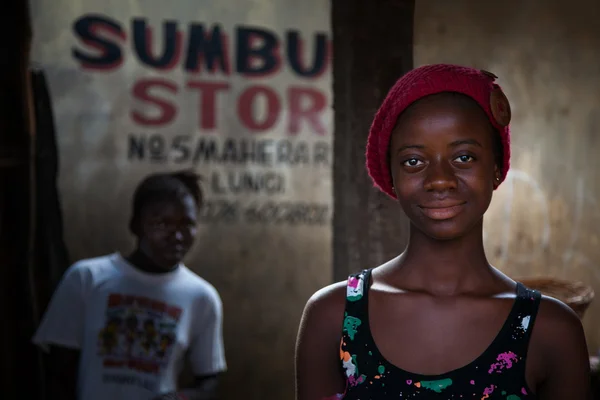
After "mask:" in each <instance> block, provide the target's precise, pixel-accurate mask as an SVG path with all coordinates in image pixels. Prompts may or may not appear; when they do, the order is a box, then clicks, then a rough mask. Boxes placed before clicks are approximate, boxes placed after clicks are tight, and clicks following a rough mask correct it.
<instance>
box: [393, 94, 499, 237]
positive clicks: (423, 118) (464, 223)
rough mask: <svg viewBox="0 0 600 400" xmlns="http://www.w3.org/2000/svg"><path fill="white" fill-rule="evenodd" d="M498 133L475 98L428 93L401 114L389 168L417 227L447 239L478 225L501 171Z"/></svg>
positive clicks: (395, 130) (430, 234)
mask: <svg viewBox="0 0 600 400" xmlns="http://www.w3.org/2000/svg"><path fill="white" fill-rule="evenodd" d="M496 134H497V133H496V132H495V130H494V129H493V127H492V125H491V124H490V122H489V120H488V119H487V116H486V114H485V112H484V111H483V110H482V109H481V108H480V107H479V106H478V105H477V103H476V102H475V101H474V100H472V99H469V98H466V97H464V96H460V95H456V94H448V93H443V94H438V95H432V96H428V97H426V98H423V99H421V100H420V101H418V102H417V103H415V104H413V105H412V106H411V107H409V108H408V109H407V110H406V111H405V112H404V113H403V114H402V115H401V116H400V118H399V119H398V123H397V125H396V128H395V129H394V131H393V133H392V139H391V144H390V168H391V173H392V179H393V181H394V188H395V192H396V195H397V197H398V200H399V202H400V204H401V205H402V208H403V209H404V212H405V213H406V215H407V216H408V217H409V218H410V220H411V222H412V224H413V225H414V226H415V227H416V228H417V229H419V230H420V231H422V232H423V233H424V234H425V235H427V236H429V237H432V238H435V239H440V240H448V239H454V238H457V237H461V236H463V235H465V234H466V233H468V232H469V231H471V230H472V229H473V228H474V227H475V226H477V225H478V224H480V225H481V222H482V220H483V214H484V213H485V211H486V210H487V208H488V206H489V204H490V201H491V199H492V193H493V190H494V188H495V186H496V185H497V182H498V181H497V178H499V177H500V170H499V169H498V166H497V165H496V157H495V151H494V143H493V135H496Z"/></svg>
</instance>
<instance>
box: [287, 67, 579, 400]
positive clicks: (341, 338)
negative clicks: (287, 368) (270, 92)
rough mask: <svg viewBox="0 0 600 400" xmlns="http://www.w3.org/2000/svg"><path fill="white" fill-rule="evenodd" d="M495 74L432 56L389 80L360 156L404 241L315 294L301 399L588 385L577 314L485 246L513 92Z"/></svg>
mask: <svg viewBox="0 0 600 400" xmlns="http://www.w3.org/2000/svg"><path fill="white" fill-rule="evenodd" d="M495 79H496V76H494V75H493V74H491V73H489V72H486V71H480V70H475V69H471V68H466V67H460V66H454V65H428V66H423V67H420V68H417V69H414V70H413V71H411V72H409V73H408V74H406V75H405V76H403V77H402V78H401V79H399V80H398V82H397V83H396V84H395V86H394V87H393V88H392V89H391V91H390V92H389V94H388V96H387V98H386V99H385V101H384V102H383V104H382V106H381V108H380V109H379V111H378V113H377V115H376V116H375V119H374V122H373V125H372V127H371V131H370V134H369V139H368V143H367V169H368V171H369V174H370V176H371V178H372V179H373V181H374V183H375V186H377V187H378V188H379V189H381V190H382V191H383V192H385V193H387V194H388V195H390V196H391V197H392V198H394V199H396V200H397V201H398V202H399V203H400V206H402V209H403V210H404V212H405V214H406V215H407V217H408V218H409V219H410V240H409V244H408V246H407V247H406V249H405V250H404V252H403V253H402V254H400V255H399V256H398V257H396V258H394V259H392V260H390V261H388V262H386V263H385V264H383V265H381V266H379V267H377V268H374V269H369V270H365V271H363V272H361V273H358V274H354V275H352V276H350V277H349V279H348V281H347V282H340V283H336V284H333V285H331V286H328V287H326V288H324V289H321V290H320V291H318V292H317V293H315V294H314V295H313V296H312V297H311V298H310V300H309V301H308V303H307V305H306V308H305V310H304V314H303V317H302V321H301V324H300V330H299V334H298V342H297V350H296V399H297V400H323V399H325V398H342V397H343V398H344V399H346V400H359V399H360V400H369V399H372V400H383V399H415V400H419V399H478V400H479V399H482V400H483V399H503V400H525V399H528V400H529V399H541V400H566V399H569V400H587V399H589V398H590V383H589V382H590V381H589V362H588V353H587V347H586V342H585V337H584V333H583V329H582V326H581V323H580V321H579V319H578V317H577V316H576V315H575V313H574V312H572V311H571V310H570V309H569V308H568V307H567V306H565V305H564V304H562V303H561V302H559V301H557V300H555V299H552V298H548V297H545V296H541V295H540V294H539V293H538V292H535V291H532V290H529V289H527V288H525V287H524V286H523V285H522V284H520V283H517V282H515V281H514V280H512V279H511V278H509V277H508V276H506V275H504V274H503V273H501V272H500V271H498V270H497V269H496V268H494V267H493V266H491V265H490V264H489V262H488V260H487V258H486V255H485V253H484V248H483V239H482V229H483V228H482V226H483V215H484V213H485V211H486V210H487V208H488V206H489V204H490V201H491V199H492V193H493V191H494V190H495V189H496V188H497V187H498V186H499V185H500V183H501V182H502V181H503V180H504V178H505V177H506V174H507V172H508V167H509V158H510V150H509V142H510V140H509V122H510V106H509V103H508V100H507V99H506V96H505V95H504V93H503V92H502V89H501V88H500V86H498V85H497V84H496V83H495Z"/></svg>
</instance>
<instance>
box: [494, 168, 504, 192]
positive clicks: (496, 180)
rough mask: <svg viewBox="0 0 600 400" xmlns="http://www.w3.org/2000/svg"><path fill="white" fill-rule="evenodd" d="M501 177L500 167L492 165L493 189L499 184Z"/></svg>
mask: <svg viewBox="0 0 600 400" xmlns="http://www.w3.org/2000/svg"><path fill="white" fill-rule="evenodd" d="M501 179H502V173H501V172H500V168H498V166H497V165H496V166H495V167H494V189H496V188H497V187H498V186H500V180H501Z"/></svg>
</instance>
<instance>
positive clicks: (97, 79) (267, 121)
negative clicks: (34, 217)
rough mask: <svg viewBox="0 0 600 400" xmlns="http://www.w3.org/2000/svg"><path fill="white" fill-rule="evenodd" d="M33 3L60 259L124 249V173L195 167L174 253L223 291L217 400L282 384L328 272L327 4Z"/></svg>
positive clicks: (278, 390)
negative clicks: (187, 243) (223, 370)
mask: <svg viewBox="0 0 600 400" xmlns="http://www.w3.org/2000/svg"><path fill="white" fill-rule="evenodd" d="M32 14H33V15H32V17H33V26H34V45H33V47H34V49H33V60H34V61H36V62H38V63H40V64H41V65H42V66H43V67H44V69H45V70H46V72H47V77H48V79H49V83H50V89H51V92H52V98H53V102H54V113H55V118H56V125H57V131H58V139H59V148H60V150H59V151H60V158H61V170H60V192H61V196H62V206H63V209H64V218H65V221H64V222H65V228H66V241H67V244H68V247H69V251H70V253H71V255H72V256H73V258H74V259H80V258H87V257H91V256H97V255H102V254H106V253H108V252H112V251H115V250H119V251H122V252H128V251H130V250H131V247H132V245H133V241H132V237H131V236H130V234H129V232H128V230H127V224H128V219H129V215H130V208H129V204H130V198H131V195H132V191H133V189H134V186H135V185H136V183H137V182H138V181H139V180H140V179H141V178H142V177H143V176H144V175H146V174H148V173H150V172H153V171H164V170H172V169H179V168H189V167H191V168H195V169H196V170H197V171H199V172H200V173H202V174H203V175H204V176H205V184H204V188H205V190H206V194H207V197H208V204H207V206H206V207H205V209H204V210H203V213H202V218H201V219H202V226H201V232H200V235H199V240H198V243H197V245H196V246H195V248H194V249H193V251H192V254H190V256H189V257H188V258H187V260H186V263H187V265H188V266H189V267H191V268H192V269H193V270H194V271H196V272H198V273H199V274H200V275H201V276H203V277H205V278H206V279H208V280H209V281H210V282H212V283H213V284H214V285H215V286H216V287H217V289H218V290H219V291H220V293H221V296H222V299H223V303H224V316H225V327H224V331H225V342H226V355H227V360H228V363H229V368H230V371H229V373H228V374H227V377H226V382H225V385H224V394H225V398H232V399H233V398H244V399H264V398H273V399H284V398H291V396H292V393H293V353H294V342H295V335H296V331H297V327H298V322H299V319H300V314H301V311H302V308H303V306H304V303H305V301H306V299H307V298H308V297H309V296H310V294H312V293H313V292H314V291H315V290H317V289H318V288H319V287H322V286H324V285H326V284H327V283H329V281H330V277H331V275H332V273H331V226H330V225H331V212H332V210H331V201H332V193H331V143H332V135H331V132H332V112H331V106H330V104H331V97H332V96H331V73H330V64H329V49H330V47H329V42H330V23H329V20H330V15H329V4H328V2H322V1H314V0H310V1H303V2H297V1H293V0H278V1H275V0H272V1H267V0H264V1H261V0H253V1H244V2H239V1H233V0H232V1H219V2H198V1H177V2H165V1H158V0H144V1H134V0H129V1H122V0H112V1H105V2H97V1H92V0H77V1H73V0H56V1H52V2H46V1H41V0H32ZM202 46H203V47H202ZM202 49H203V50H204V51H202Z"/></svg>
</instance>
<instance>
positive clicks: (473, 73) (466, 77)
mask: <svg viewBox="0 0 600 400" xmlns="http://www.w3.org/2000/svg"><path fill="white" fill-rule="evenodd" d="M496 78H497V77H496V76H495V75H494V74H492V73H491V72H487V71H483V70H477V69H473V68H468V67H461V66H457V65H449V64H435V65H425V66H422V67H419V68H416V69H413V70H412V71H410V72H408V73H407V74H406V75H404V76H403V77H401V78H400V79H399V80H398V81H397V82H396V84H395V85H394V86H393V87H392V89H390V91H389V93H388V95H387V97H386V98H385V100H384V101H383V104H382V105H381V107H380V108H379V110H378V111H377V114H376V115H375V119H374V120H373V124H372V125H371V130H370V131H369V139H368V141H367V155H366V157H367V170H368V172H369V175H370V176H371V179H373V182H374V183H375V186H376V187H378V188H379V189H380V190H381V191H383V192H384V193H386V194H388V195H389V196H391V197H392V198H396V194H395V193H394V190H393V184H392V175H391V173H390V165H389V162H388V151H389V146H390V137H391V134H392V130H393V129H394V127H395V126H396V121H397V120H398V116H399V115H400V114H401V113H402V111H404V110H405V109H406V108H407V107H408V106H409V105H411V104H412V103H414V102H415V101H417V100H419V99H421V98H423V97H425V96H429V95H432V94H436V93H442V92H457V93H462V94H464V95H467V96H469V97H471V98H472V99H473V100H475V101H476V102H477V103H478V104H479V105H480V106H481V108H482V109H483V110H484V111H485V113H486V114H487V116H488V118H489V120H490V122H491V123H492V125H493V126H494V127H495V128H496V130H497V131H498V133H499V134H500V137H501V140H502V153H503V157H502V162H503V165H502V170H501V177H500V182H502V181H504V178H506V174H507V173H508V168H509V165H510V128H509V123H510V117H511V113H510V104H509V103H508V100H507V98H506V96H505V95H504V92H502V88H501V87H500V86H499V85H498V84H496V83H494V81H495V80H496Z"/></svg>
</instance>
